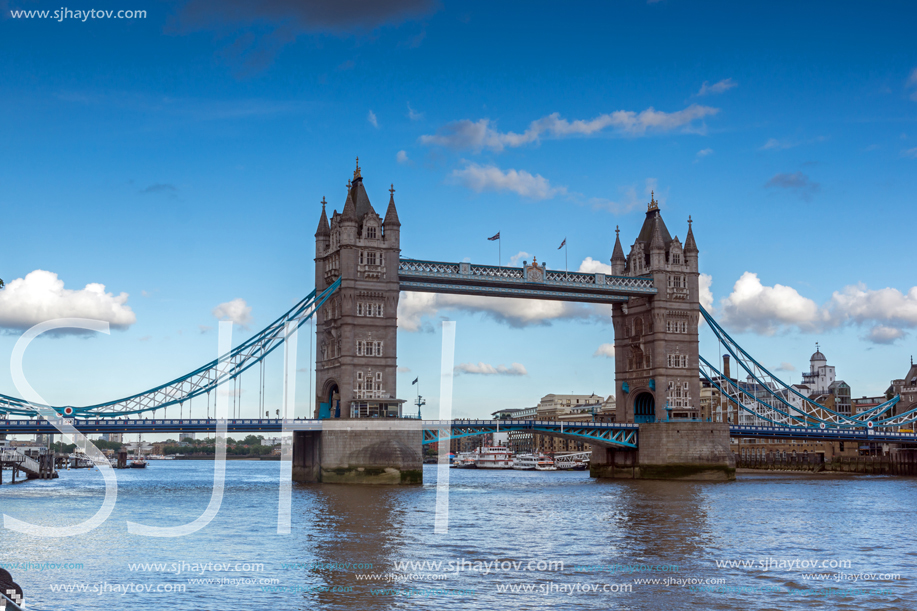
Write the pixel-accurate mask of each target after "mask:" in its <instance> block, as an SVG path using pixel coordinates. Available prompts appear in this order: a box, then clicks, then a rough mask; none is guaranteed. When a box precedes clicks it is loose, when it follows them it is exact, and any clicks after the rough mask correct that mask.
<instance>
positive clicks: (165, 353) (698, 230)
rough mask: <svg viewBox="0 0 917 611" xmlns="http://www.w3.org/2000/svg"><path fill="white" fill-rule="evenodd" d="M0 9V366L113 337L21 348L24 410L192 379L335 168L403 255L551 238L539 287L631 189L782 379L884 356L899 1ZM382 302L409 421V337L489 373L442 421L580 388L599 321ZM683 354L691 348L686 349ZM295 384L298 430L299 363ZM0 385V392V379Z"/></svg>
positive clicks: (909, 109)
mask: <svg viewBox="0 0 917 611" xmlns="http://www.w3.org/2000/svg"><path fill="white" fill-rule="evenodd" d="M0 8H2V10H3V17H2V18H0V34H2V35H0V71H2V74H3V78H2V79H0V109H2V113H3V116H4V117H5V120H4V121H3V123H2V128H0V142H2V146H0V207H2V210H3V213H4V216H5V222H4V227H5V229H6V231H4V235H3V239H2V241H0V278H3V280H4V281H5V282H6V283H7V288H6V289H4V290H3V291H0V296H2V298H0V325H2V326H3V328H4V335H2V336H0V355H3V354H10V352H11V350H12V347H13V345H14V343H15V341H16V339H17V336H18V335H19V334H20V333H21V332H22V330H23V329H24V328H27V327H28V326H30V325H31V324H33V323H34V322H36V321H37V320H38V319H41V318H42V316H45V317H50V316H51V315H52V313H53V314H54V315H61V314H62V313H63V314H68V313H69V315H73V313H74V312H76V313H83V314H85V315H90V314H92V313H93V312H95V313H96V314H98V315H99V316H101V317H103V318H106V319H108V320H110V321H111V322H112V323H113V326H114V327H115V328H114V330H113V331H112V334H111V335H110V336H101V335H100V336H96V337H73V336H69V337H58V338H45V339H42V340H40V341H38V342H36V343H35V344H33V345H32V347H31V348H30V349H29V350H30V351H29V353H28V355H27V357H26V362H25V371H26V373H27V375H28V376H29V379H30V380H31V381H32V384H33V386H34V387H35V388H36V389H37V390H38V391H39V392H40V393H41V394H42V395H43V396H44V397H45V398H46V399H47V400H48V401H50V402H52V403H55V404H74V405H81V404H87V403H95V402H100V401H104V400H109V399H114V398H117V397H120V396H123V395H127V394H131V393H134V392H137V391H140V390H143V389H145V388H148V387H151V386H153V385H156V384H158V383H160V382H164V381H167V380H169V379H172V378H173V377H176V376H178V375H180V374H182V373H184V372H186V371H189V370H191V369H193V368H194V367H196V366H198V365H200V364H202V363H203V362H205V361H207V360H209V359H211V358H213V354H214V352H215V351H216V335H215V332H214V330H213V329H215V327H216V323H217V317H216V316H215V315H214V311H215V309H217V308H218V307H219V306H220V305H221V304H227V303H233V302H234V303H235V304H236V306H235V307H233V308H223V310H218V311H217V312H218V313H220V312H222V313H224V314H226V313H229V314H231V315H232V316H234V317H235V318H236V320H237V321H238V322H242V323H245V326H247V327H248V330H247V331H245V330H242V329H239V327H238V326H237V333H236V339H237V340H239V339H242V338H244V337H247V336H248V335H249V334H250V333H251V332H254V331H257V330H258V329H260V328H261V327H263V326H264V325H266V324H267V323H268V322H270V321H271V320H273V319H274V318H276V317H277V316H279V315H280V314H281V313H282V312H283V311H285V310H286V309H287V308H289V307H290V306H291V305H292V304H293V303H294V302H295V301H296V300H298V299H299V298H301V297H302V296H304V295H305V294H306V293H308V292H309V290H311V287H312V286H313V282H314V280H313V263H312V256H313V248H314V246H313V238H312V235H313V233H314V231H315V226H316V224H317V221H318V215H319V212H320V205H319V203H318V202H319V201H320V200H321V198H322V197H323V196H325V197H327V198H328V201H329V202H330V203H331V206H332V207H336V208H338V209H339V210H340V209H341V208H342V206H343V199H344V194H345V191H344V186H345V184H346V181H347V179H348V178H349V177H350V176H351V174H352V171H353V165H354V157H355V156H357V155H359V156H360V161H361V166H362V168H363V176H364V177H365V185H366V187H367V190H368V192H369V195H370V198H371V199H372V201H373V203H374V204H375V206H376V208H377V210H379V211H380V212H381V211H382V210H384V205H385V203H386V201H387V197H388V186H389V184H390V183H394V185H395V188H396V190H397V191H396V193H395V197H396V201H397V205H398V211H399V215H400V218H401V221H402V224H403V226H402V249H403V255H404V256H407V257H412V258H427V259H436V260H449V261H455V260H462V259H465V258H468V259H469V260H471V261H473V262H481V263H495V262H496V258H497V252H496V246H495V243H494V242H488V241H487V240H486V239H485V238H487V237H489V236H491V235H493V234H494V233H496V232H497V231H500V232H501V233H502V236H503V241H502V253H503V262H504V264H506V263H507V261H508V260H509V259H510V257H511V256H513V255H517V254H518V253H520V252H524V253H526V255H524V256H523V257H521V258H526V259H529V260H530V259H531V256H532V255H535V256H537V257H538V259H539V261H547V263H548V265H549V267H553V268H562V267H563V265H564V260H563V253H562V252H560V251H558V250H557V246H558V245H559V244H560V242H561V240H563V239H564V238H567V244H568V248H569V264H570V268H571V269H579V268H580V267H581V266H582V265H585V266H586V268H589V266H593V267H595V266H597V265H599V264H607V263H608V259H609V258H610V256H611V248H612V245H613V243H614V229H615V226H618V225H620V227H621V237H622V241H623V242H624V244H625V250H627V249H628V248H629V245H630V244H631V243H632V241H633V239H634V237H635V236H636V232H637V231H638V229H639V226H640V224H641V222H642V216H643V212H644V211H645V204H646V202H647V201H648V200H649V191H650V189H653V190H655V192H656V194H657V196H658V198H659V199H660V201H661V205H662V210H663V217H664V218H665V220H666V222H667V224H668V226H669V229H670V230H671V232H672V233H673V234H677V235H679V237H681V238H682V240H683V239H684V235H685V233H686V231H687V218H688V215H691V216H692V218H693V219H694V221H695V223H694V231H695V235H696V239H697V243H698V246H699V248H700V251H701V252H700V267H701V271H702V272H703V273H704V274H706V275H707V276H709V281H710V285H709V286H710V290H711V293H712V307H713V308H714V311H715V312H716V314H717V316H718V318H719V319H720V320H722V321H723V323H724V324H725V325H726V327H727V329H729V330H731V331H733V332H735V334H736V337H737V339H738V340H739V342H740V343H741V344H742V345H743V346H744V347H745V348H746V349H748V350H749V351H750V352H751V353H752V354H754V355H755V356H756V357H758V359H759V360H760V361H761V362H762V363H764V364H765V365H768V366H771V367H774V368H781V369H782V370H783V371H782V372H781V373H782V375H783V377H784V379H788V380H789V381H795V382H798V381H799V370H800V369H802V368H807V366H808V358H809V356H810V355H811V353H812V352H813V351H814V344H815V342H816V341H819V342H820V343H821V346H822V348H823V351H824V352H825V354H826V355H827V356H828V359H829V363H830V364H833V365H836V366H837V368H838V376H839V377H840V378H843V379H845V380H846V381H847V382H848V383H850V385H851V386H852V388H853V393H854V395H855V396H861V395H872V394H877V393H881V392H883V391H884V390H885V388H886V387H887V386H888V382H889V380H890V379H892V378H897V377H900V376H902V375H903V374H904V373H905V371H906V367H907V364H908V356H909V355H910V354H911V353H912V352H913V351H914V328H915V327H917V289H914V286H915V280H914V278H915V276H914V274H913V273H910V272H912V270H913V265H914V264H913V261H914V256H913V246H912V245H911V240H910V237H911V233H912V231H911V230H910V229H909V227H910V226H912V225H913V222H914V212H913V210H914V201H913V200H914V193H915V186H917V185H915V183H917V180H915V177H917V49H915V47H914V45H913V44H912V43H909V42H907V41H908V40H910V39H911V38H912V37H913V23H914V17H915V9H914V8H913V5H911V4H909V3H905V2H900V3H870V4H869V6H868V7H867V6H864V5H862V4H860V3H827V2H824V3H810V4H807V5H805V6H799V5H798V3H775V2H768V3H740V4H736V3H727V2H719V3H717V2H709V3H704V4H703V6H702V7H699V5H697V4H696V3H688V2H683V1H677V0H662V1H660V2H651V3H646V2H639V1H633V2H616V3H583V4H580V5H563V6H561V5H557V4H549V3H532V2H526V3H521V2H518V3H509V2H508V3H499V4H494V3H483V2H462V3H454V2H431V1H427V0H399V1H398V2H391V3H386V4H385V6H382V7H380V6H377V5H376V3H371V2H365V1H363V0H359V1H351V2H341V3H334V4H331V3H329V4H315V3H301V2H292V1H285V0H271V1H268V2H262V3H259V4H258V6H257V7H252V6H249V3H243V2H241V1H240V0H239V1H230V2H220V3H216V2H212V1H211V0H191V1H190V2H177V1H176V2H163V3H152V2H140V3H133V4H130V5H126V4H116V3H108V2H93V3H68V8H69V9H71V10H83V9H91V8H94V9H108V10H115V11H117V10H120V9H143V10H146V11H147V17H146V18H145V19H120V20H119V19H101V18H89V19H87V20H86V21H83V20H81V19H76V18H72V19H65V20H63V21H56V20H54V19H35V18H32V19H25V18H12V17H11V14H10V10H18V9H29V10H31V9H50V10H55V9H58V8H60V6H59V5H58V6H52V5H51V3H47V2H32V1H29V0H7V1H0ZM584 262H585V263H584ZM595 269H599V268H598V267H595ZM37 270H41V272H39V273H37V274H34V272H36V271H37ZM29 274H33V275H31V276H29ZM55 275H56V279H57V281H58V282H62V283H63V289H61V287H60V285H59V284H58V285H55V284H54V282H55ZM737 283H738V284H737ZM93 284H101V285H104V287H105V288H104V291H101V289H98V288H90V290H89V292H88V293H87V292H86V290H85V289H86V287H87V285H93ZM778 285H779V286H778ZM12 289H16V290H15V291H14V290H12ZM67 291H76V292H75V293H70V292H67ZM100 291H101V292H100ZM108 294H110V296H108ZM122 294H124V295H122ZM234 300H243V301H244V303H242V302H240V301H234ZM403 303H404V311H403V316H402V318H403V320H402V330H401V331H400V333H399V365H400V366H401V367H403V368H405V369H409V370H410V371H405V372H403V373H402V374H401V375H400V376H399V392H398V394H399V396H401V397H403V398H411V397H412V391H413V390H414V389H413V388H412V387H411V386H410V381H411V380H413V379H414V378H415V377H418V376H419V377H420V378H421V383H422V386H421V390H422V392H423V393H424V394H425V395H428V397H430V401H429V403H428V406H430V407H432V408H435V406H436V399H435V397H436V396H437V394H438V388H437V383H436V378H437V374H438V358H439V350H440V336H439V332H438V323H439V320H440V319H441V317H448V318H450V319H453V320H456V321H458V322H457V349H456V350H457V351H456V362H457V363H459V364H466V365H467V366H466V367H464V369H465V370H468V371H491V370H493V371H496V372H498V373H489V374H488V373H462V374H460V375H459V377H458V378H457V379H456V385H455V392H456V398H455V411H456V413H458V414H459V415H483V414H487V413H489V412H491V411H493V410H494V409H497V408H500V407H506V406H517V407H518V406H524V405H534V404H535V403H536V402H537V400H538V399H539V397H541V396H542V395H544V394H547V393H550V392H564V393H566V392H576V393H584V394H589V393H592V392H595V393H597V394H603V395H607V394H608V393H610V392H611V391H612V388H613V371H614V368H613V361H612V360H611V359H609V358H607V356H603V355H601V354H600V355H599V356H595V354H596V352H597V351H598V350H599V349H600V347H601V346H602V344H605V343H610V342H612V341H613V334H612V329H611V326H610V324H608V322H609V317H608V313H607V311H606V310H603V309H596V308H591V307H584V308H580V307H574V306H556V305H554V306H552V305H549V304H544V303H534V304H532V303H514V302H496V301H488V302H481V301H473V300H472V301H464V302H462V301H456V300H450V299H446V298H439V299H437V298H432V297H429V298H426V297H425V298H416V296H415V297H405V296H404V295H403ZM127 308H129V310H128V309H127ZM249 308H250V309H249ZM300 346H301V349H300V354H299V359H300V363H301V367H302V368H303V369H308V360H309V354H308V343H307V342H305V341H302V342H300ZM701 350H702V353H706V354H707V355H708V356H709V355H711V354H713V355H715V354H716V352H717V350H716V346H715V344H713V342H712V340H711V338H710V336H709V334H705V333H703V332H702V346H701ZM606 352H607V351H606ZM3 358H4V359H6V358H7V357H3ZM274 360H275V361H276V360H277V359H274ZM514 363H517V364H519V365H521V366H522V368H523V369H522V370H524V371H525V372H526V374H525V375H518V373H519V372H520V369H519V367H514V366H513V364H514ZM472 364H473V365H474V367H472V366H471V365H472ZM482 364H483V365H482ZM501 365H502V366H503V368H502V369H500V366H501ZM486 366H490V367H486ZM791 367H792V368H795V370H792V368H791ZM279 370H280V365H279V363H278V362H272V363H269V371H270V372H271V375H273V376H275V377H276V376H278V375H279ZM501 371H502V372H504V373H500V372H501ZM513 374H516V375H513ZM272 379H273V378H272ZM278 380H279V378H278ZM298 383H299V389H300V391H299V393H298V395H297V397H298V402H299V404H300V410H301V413H302V414H303V415H304V414H305V413H306V406H307V405H308V402H309V392H308V385H309V375H308V373H307V372H303V373H302V374H301V375H300V378H299V381H298ZM243 385H244V386H245V387H246V391H245V393H243V399H242V403H243V409H245V410H248V411H247V413H252V414H254V409H255V407H254V406H255V404H256V403H257V402H258V399H257V392H258V391H257V390H256V388H255V385H256V384H255V382H254V380H253V379H251V380H249V381H243ZM269 386H270V387H271V388H272V389H273V390H270V391H269V394H268V402H269V403H270V402H271V401H274V402H276V401H277V400H278V399H279V396H280V388H279V383H277V384H270V383H269ZM0 392H3V393H6V394H13V395H16V394H18V393H17V392H16V390H15V388H14V387H13V385H12V382H11V378H10V374H9V371H8V368H6V367H0ZM428 409H430V408H428ZM431 415H432V413H431Z"/></svg>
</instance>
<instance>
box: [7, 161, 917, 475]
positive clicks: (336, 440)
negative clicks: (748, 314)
mask: <svg viewBox="0 0 917 611" xmlns="http://www.w3.org/2000/svg"><path fill="white" fill-rule="evenodd" d="M326 207H327V202H326V201H325V199H324V198H323V199H322V210H321V214H320V216H319V222H318V228H317V230H316V232H315V290H314V291H312V292H311V293H310V294H309V295H308V296H307V297H306V298H304V299H303V300H302V301H300V302H299V303H297V304H296V305H295V306H294V307H293V308H291V309H290V310H289V311H288V312H286V313H285V314H284V315H282V316H281V317H280V318H278V319H277V320H276V321H274V322H273V323H271V324H270V325H268V327H266V328H265V329H264V330H262V331H261V332H259V333H257V334H256V335H254V336H253V337H251V338H250V339H248V340H246V341H245V342H243V343H242V344H240V345H239V346H237V347H236V348H234V349H232V350H229V351H227V352H225V353H224V354H221V355H220V357H219V358H218V359H215V360H214V361H211V362H210V363H208V364H206V365H204V366H203V367H200V368H198V369H196V370H195V371H193V372H191V373H189V374H187V375H185V376H182V377H180V378H178V379H176V380H173V381H171V382H168V383H166V384H163V385H160V386H157V387H155V388H153V389H150V390H148V391H144V392H142V393H138V394H136V395H132V396H131V397H127V398H124V399H119V400H116V401H109V402H106V403H101V404H98V405H91V406H85V407H72V406H66V407H51V406H40V405H35V404H32V403H29V402H27V401H25V400H23V399H20V398H16V397H12V396H6V395H0V433H3V432H7V433H15V432H39V431H42V432H44V431H48V430H63V429H61V428H60V425H62V424H63V423H64V422H65V421H66V424H67V425H68V426H72V427H73V428H75V429H76V430H77V431H81V432H173V431H181V432H184V431H198V432H208V433H209V432H214V433H216V432H217V431H220V430H226V431H233V432H241V431H249V432H259V431H263V432H278V431H280V432H283V433H286V434H289V436H292V444H293V448H292V449H293V463H294V464H293V477H294V479H297V480H300V481H323V482H348V483H349V482H362V483H416V482H418V481H420V478H421V477H422V476H421V475H420V474H421V473H422V471H421V470H420V468H421V451H420V450H421V446H422V444H424V443H434V442H440V441H445V440H446V439H447V438H449V437H455V436H470V435H481V434H486V433H488V432H493V431H495V430H497V429H499V428H500V427H501V426H502V427H503V428H502V429H500V430H522V429H531V430H533V431H537V432H538V433H539V434H545V435H552V436H560V437H566V438H568V439H578V440H581V441H586V442H587V443H590V444H591V445H592V446H593V454H592V461H591V473H592V475H594V476H597V477H614V476H616V475H617V474H618V472H619V471H620V470H621V469H625V470H626V471H627V473H628V477H630V476H632V475H633V473H635V472H636V473H639V474H640V476H642V477H658V478H666V477H679V478H685V477H687V478H701V479H731V478H733V477H734V467H735V462H734V458H733V455H732V452H731V450H730V447H729V437H730V435H740V436H742V437H782V438H805V439H838V440H842V439H845V440H846V439H849V440H860V439H869V440H871V441H899V442H900V441H908V442H910V441H915V440H914V439H913V437H914V435H913V433H910V431H909V430H908V432H903V431H902V430H900V429H901V427H903V426H910V425H911V424H912V423H913V422H914V420H915V419H917V405H908V406H905V407H903V408H902V406H900V405H898V403H899V397H894V398H893V399H891V400H890V401H887V402H885V403H883V404H881V405H878V406H875V407H872V408H870V409H868V410H866V411H864V412H862V413H859V414H855V415H851V414H843V413H839V412H835V411H833V410H832V409H830V408H828V407H826V406H824V405H821V404H819V403H815V402H814V401H812V400H811V399H810V398H809V397H807V396H805V395H803V394H801V393H800V392H799V390H798V389H796V388H795V387H791V386H789V385H786V384H784V383H783V382H781V381H780V380H779V379H778V378H776V377H775V376H773V374H771V373H770V372H769V371H767V370H766V369H765V368H764V367H763V366H761V365H760V363H758V362H757V361H756V360H755V359H754V358H753V357H752V356H751V355H750V354H748V353H747V352H746V351H744V350H743V349H742V348H741V346H739V345H738V344H737V343H736V342H735V341H734V340H733V339H732V338H731V337H730V336H729V335H728V333H726V331H725V330H723V329H722V327H720V326H719V324H718V323H717V322H716V321H715V320H714V319H713V317H712V316H710V314H709V313H708V312H706V311H705V310H704V309H703V308H702V307H701V306H700V303H699V286H698V278H699V272H698V248H697V244H696V242H695V238H694V233H693V228H692V221H691V218H690V217H689V218H688V222H687V228H686V234H685V240H684V243H682V242H681V240H680V239H679V238H678V237H677V236H675V237H673V236H672V234H671V233H670V231H669V229H668V227H667V226H666V223H665V222H664V220H663V219H662V214H661V211H660V210H659V206H658V203H657V202H656V200H655V197H653V196H651V198H650V202H649V204H648V206H647V210H646V213H645V216H644V219H643V223H642V225H641V227H640V229H639V232H638V233H637V236H636V238H635V239H634V241H633V243H632V244H631V246H630V250H629V252H628V254H627V255H625V252H624V248H623V245H622V242H621V238H620V231H619V230H618V229H616V231H615V234H616V235H615V244H614V247H613V250H612V253H611V259H610V268H611V269H610V271H611V273H610V274H603V273H589V274H587V273H581V272H566V271H558V270H552V269H548V268H547V266H546V265H545V264H544V263H543V262H542V263H540V264H539V263H538V262H537V261H536V260H535V259H533V260H532V262H531V263H529V262H528V261H525V262H524V263H523V265H522V266H521V267H502V266H490V265H477V264H472V263H468V262H442V261H433V260H417V259H403V258H401V221H400V219H399V216H398V211H397V207H396V204H395V189H394V187H392V188H391V189H389V200H388V205H387V207H386V210H385V213H384V215H380V214H378V213H377V212H376V210H375V208H374V207H373V205H372V203H371V202H370V199H369V196H368V194H367V190H366V188H365V187H364V184H363V176H362V171H361V168H360V167H359V162H358V164H357V167H356V170H355V171H354V173H353V177H352V179H351V180H349V181H348V183H347V194H346V198H345V201H344V205H343V209H342V211H341V212H337V211H336V210H334V211H332V212H331V214H330V217H329V215H328V213H327V210H326ZM401 291H418V292H434V293H452V294H460V295H476V296H491V297H512V298H524V299H550V300H557V301H577V302H588V303H597V304H607V305H608V306H609V307H610V310H611V315H612V324H613V327H614V337H615V340H614V341H615V350H616V355H617V356H616V358H615V379H614V381H613V384H614V388H615V391H614V392H615V398H616V412H615V414H614V419H615V422H614V423H590V422H562V423H561V422H554V421H552V422H541V421H451V422H449V421H447V422H445V423H444V422H439V421H417V420H414V421H412V420H410V419H406V418H403V417H402V406H403V404H404V403H405V401H404V400H403V399H400V398H398V393H397V387H396V381H397V376H396V373H397V309H398V301H399V297H400V293H401ZM701 318H703V320H704V321H705V322H706V323H708V324H709V326H710V328H711V330H712V331H713V333H714V335H715V336H716V338H717V341H718V342H719V343H720V344H721V346H723V347H724V348H725V350H726V351H727V352H728V354H730V355H731V356H732V358H734V359H735V362H736V363H737V365H738V366H739V367H741V368H742V369H744V371H745V372H747V373H748V376H749V379H750V380H751V381H750V382H749V383H744V382H742V383H739V382H737V381H736V380H735V379H732V378H730V376H729V375H728V372H727V373H726V374H724V373H722V372H720V371H719V370H717V369H716V367H714V366H713V364H712V363H711V362H710V361H708V360H706V359H703V358H702V357H701V356H700V354H699V339H698V325H699V323H700V321H701ZM310 319H312V320H314V321H315V323H316V326H315V333H316V338H315V341H316V346H317V355H316V363H315V382H316V383H315V389H316V396H315V397H314V399H315V406H316V407H315V412H314V413H313V414H311V418H309V419H305V420H302V419H292V413H290V412H291V408H290V407H289V406H290V405H292V402H291V401H286V400H285V408H284V409H285V412H284V414H283V417H281V418H276V419H268V418H265V419H241V418H229V417H228V416H229V414H228V413H226V412H225V410H223V411H222V412H220V411H218V405H217V401H216V397H215V396H214V402H213V405H214V412H213V414H214V417H213V418H211V417H210V409H211V402H210V397H211V393H213V391H215V390H216V389H217V388H218V387H219V386H220V385H222V384H225V383H227V382H229V381H232V380H236V379H237V378H238V377H239V376H241V375H242V374H243V372H245V371H247V370H249V369H250V368H252V367H253V366H254V365H255V364H258V363H261V362H263V360H264V359H265V358H266V357H267V356H268V355H269V354H271V353H272V352H273V351H274V350H275V349H276V348H278V347H279V346H280V345H281V344H284V343H285V342H286V343H287V345H288V346H289V345H290V343H291V337H292V334H293V333H294V332H295V330H296V329H298V328H299V327H300V326H301V325H302V324H303V323H305V321H306V320H310ZM293 352H294V357H293V358H295V350H294V351H293ZM284 358H285V370H287V369H288V368H287V367H286V360H287V359H288V358H290V355H289V354H286V353H285V356H284ZM293 370H294V371H295V366H294V367H293ZM701 378H703V379H704V380H706V384H708V385H710V386H711V387H714V388H715V389H716V392H717V393H719V396H720V397H721V398H722V400H723V401H728V402H729V403H731V404H733V405H734V406H735V408H736V409H737V410H742V411H743V412H744V413H747V414H751V415H752V416H753V418H752V419H751V424H749V423H743V424H742V425H739V424H736V425H730V424H729V423H726V422H703V421H701V419H700V417H699V416H700V413H699V408H700V404H699V403H700V396H701V395H700V383H701ZM608 382H609V384H612V380H609V381H608ZM286 390H288V389H287V388H285V391H286ZM213 394H214V395H215V394H216V393H213ZM194 399H196V400H197V402H196V403H194V402H193V400H194ZM202 400H204V401H205V405H206V410H207V411H206V418H202V417H201V416H202V414H201V413H200V412H201V411H202V408H201V407H200V403H201V401H202ZM186 404H187V407H186ZM195 406H196V407H195ZM176 407H177V408H178V411H179V414H180V417H179V418H178V419H174V418H173V419H169V418H165V417H157V416H158V415H159V414H158V413H157V412H159V411H160V410H162V413H163V414H165V410H166V409H167V408H171V409H172V410H173V412H172V413H173V415H174V413H175V411H174V410H175V408H176ZM192 407H195V410H196V411H195V415H194V417H192V414H191V412H192ZM186 408H187V410H188V418H184V410H185V409H186ZM38 414H41V415H42V419H35V416H36V415H38ZM55 414H56V416H55ZM4 416H6V417H7V419H6V420H3V419H2V418H3V417H4ZM150 416H153V417H150ZM220 427H225V429H221V428H220ZM285 438H287V435H285Z"/></svg>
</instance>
